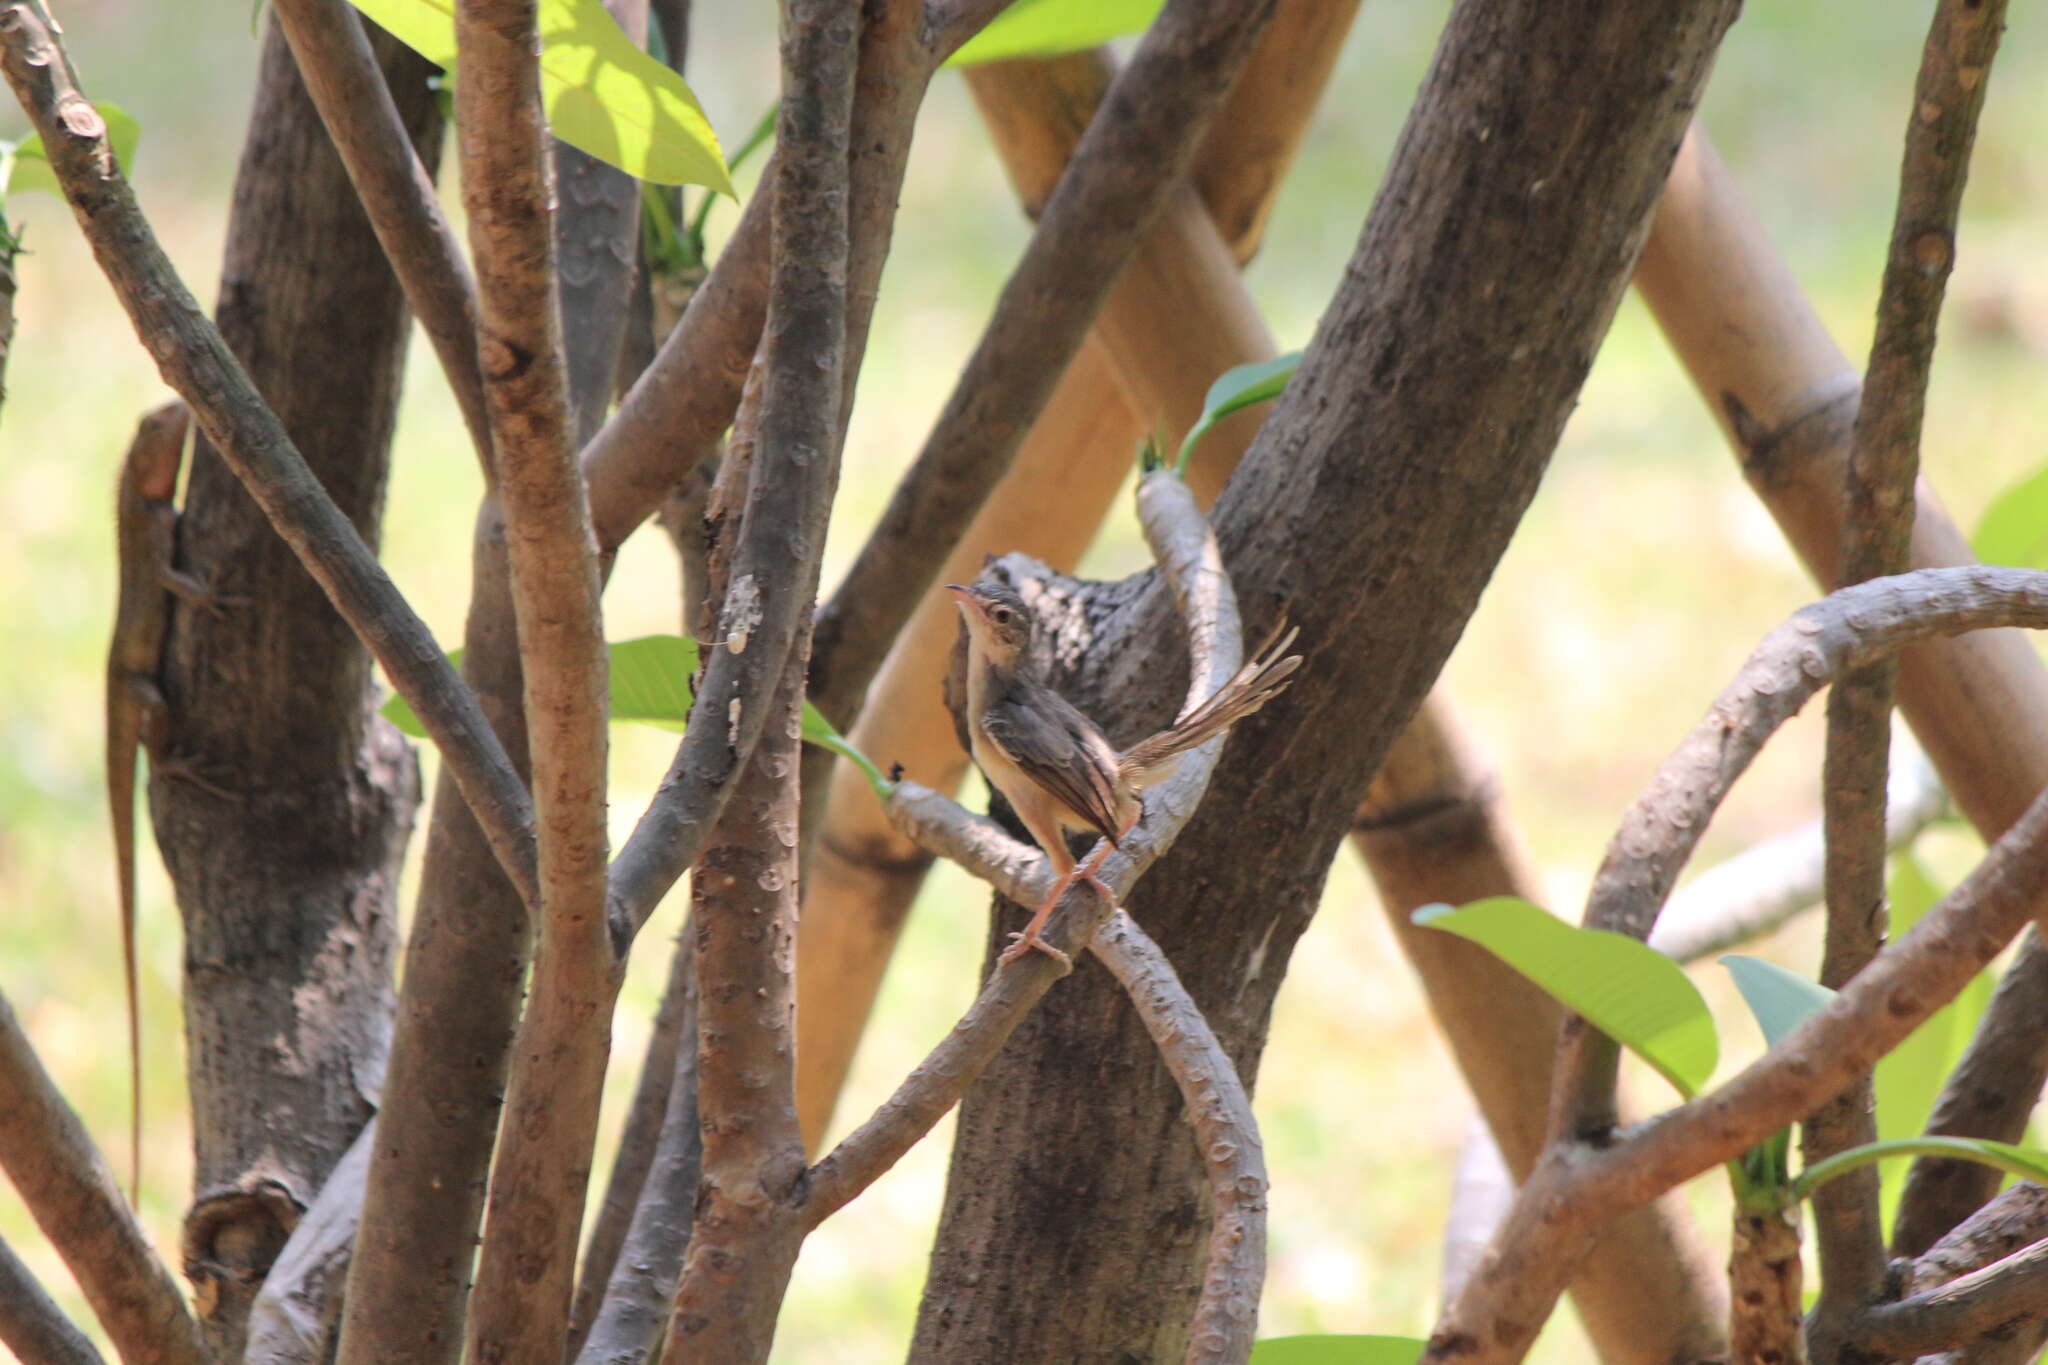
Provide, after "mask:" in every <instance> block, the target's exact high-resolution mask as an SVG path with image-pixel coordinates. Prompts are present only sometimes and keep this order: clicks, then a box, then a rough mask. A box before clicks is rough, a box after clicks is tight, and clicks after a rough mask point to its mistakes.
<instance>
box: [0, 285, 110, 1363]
mask: <svg viewBox="0 0 2048 1365" xmlns="http://www.w3.org/2000/svg"><path fill="white" fill-rule="evenodd" d="M0 268H4V267H0ZM0 1345H4V1346H6V1347H7V1349H8V1350H10V1351H12V1352H14V1355H15V1359H17V1360H18V1361H19V1362H20V1363H21V1365H100V1353H99V1352H98V1351H97V1350H95V1349H94V1348H93V1344H92V1342H91V1341H90V1340H88V1339H87V1337H86V1335H85V1333H83V1332H81V1331H79V1330H78V1325H77V1324H76V1323H74V1322H72V1321H71V1319H70V1318H67V1317H65V1316H64V1310H63V1309H61V1308H59V1307H58V1306H57V1302H56V1300H55V1299H52V1298H51V1297H50V1295H49V1293H48V1291H46V1290H45V1289H44V1288H43V1286H42V1283H41V1282H40V1281H39V1280H37V1279H36V1277H35V1272H34V1271H32V1270H30V1269H29V1268H28V1266H26V1265H25V1264H23V1263H22V1259H21V1257H19V1256H17V1255H15V1254H14V1248H13V1247H11V1246H9V1245H7V1243H6V1242H4V1241H0Z"/></svg>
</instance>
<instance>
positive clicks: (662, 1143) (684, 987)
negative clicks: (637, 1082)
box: [576, 927, 704, 1365]
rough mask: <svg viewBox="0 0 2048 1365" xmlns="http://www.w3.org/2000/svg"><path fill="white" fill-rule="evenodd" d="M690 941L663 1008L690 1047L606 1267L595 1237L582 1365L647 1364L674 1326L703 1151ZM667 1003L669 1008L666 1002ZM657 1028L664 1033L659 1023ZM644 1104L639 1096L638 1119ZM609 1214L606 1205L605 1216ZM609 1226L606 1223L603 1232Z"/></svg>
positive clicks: (587, 1268) (675, 1055)
mask: <svg viewBox="0 0 2048 1365" xmlns="http://www.w3.org/2000/svg"><path fill="white" fill-rule="evenodd" d="M684 935H685V937H684V940H683V941H682V942H681V943H679V944H678V945H677V946H676V969H677V983H678V985H679V986H680V990H679V991H678V992H677V998H676V1002H675V1007H674V1008H673V1010H666V1009H665V1011H664V1014H665V1016H666V1017H669V1018H672V1019H673V1020H674V1023H675V1029H674V1033H675V1037H676V1039H677V1040H678V1041H680V1040H682V1039H687V1040H689V1046H687V1047H675V1046H671V1047H669V1048H668V1049H667V1052H668V1065H669V1069H670V1075H669V1077H668V1085H667V1086H666V1087H665V1092H664V1093H665V1095H666V1101H665V1103H664V1104H663V1105H662V1107H661V1108H660V1109H658V1110H656V1112H655V1116H654V1117H655V1121H656V1125H657V1127H658V1131H657V1132H656V1133H654V1134H653V1135H651V1147H652V1150H651V1151H650V1152H649V1153H648V1154H647V1160H646V1161H645V1162H644V1163H643V1164H642V1171H643V1177H642V1179H641V1180H640V1181H639V1182H638V1183H637V1184H636V1185H635V1187H634V1190H633V1199H634V1202H632V1203H630V1204H627V1205H626V1206H625V1209H626V1212H627V1213H628V1214H629V1215H631V1221H630V1222H626V1223H624V1224H623V1226H621V1227H620V1229H619V1235H620V1241H619V1242H618V1244H616V1245H615V1246H613V1247H612V1248H611V1249H610V1250H611V1253H612V1254H611V1255H610V1256H608V1257H606V1258H604V1259H602V1260H600V1258H599V1254H598V1253H599V1251H600V1250H601V1248H600V1245H599V1242H598V1237H597V1234H595V1233H593V1234H592V1237H591V1250H590V1252H589V1253H588V1254H587V1255H586V1257H585V1265H584V1274H585V1275H586V1276H590V1275H592V1274H594V1273H596V1272H598V1271H599V1270H602V1271H604V1272H605V1279H604V1280H602V1281H601V1282H599V1283H598V1284H597V1285H596V1287H595V1294H594V1295H593V1297H594V1298H595V1296H596V1295H601V1296H602V1298H601V1301H598V1302H595V1303H594V1304H593V1307H594V1308H595V1310H596V1311H595V1313H594V1316H593V1317H592V1318H591V1320H590V1326H589V1331H588V1333H587V1334H586V1335H585V1337H584V1339H583V1341H582V1343H581V1349H580V1350H579V1351H578V1352H577V1354H576V1361H577V1365H640V1362H642V1361H644V1360H646V1359H648V1357H649V1353H650V1352H652V1351H653V1350H654V1349H655V1346H656V1345H657V1343H659V1342H660V1340H661V1337H662V1335H663V1329H664V1327H665V1326H666V1324H667V1322H668V1318H669V1306H670V1305H671V1304H672V1303H673V1302H674V1300H675V1294H676V1281H677V1279H678V1278H679V1277H680V1276H681V1274H682V1269H683V1253H684V1252H685V1251H686V1250H687V1249H688V1247H689V1245H690V1229H691V1226H692V1223H693V1221H694V1219H695V1208H696V1200H697V1185H698V1178H699V1176H700V1174H701V1173H702V1170H703V1165H704V1145H703V1140H702V1136H701V1129H700V1127H699V1124H698V1119H697V1046H696V1042H697V995H696V987H695V966H696V954H695V951H694V950H693V948H692V946H691V945H692V941H693V939H694V936H695V931H694V927H690V928H685V930H684ZM663 1003H664V1005H665V1006H666V1004H667V1002H666V1001H664V1002H663ZM656 1027H657V1030H659V1027H660V1025H659V1023H657V1026H656ZM647 1059H648V1065H649V1066H650V1067H651V1066H652V1065H653V1064H654V1062H655V1060H656V1051H655V1048H654V1047H653V1046H652V1045H650V1046H649V1048H648V1057H647ZM639 1098H640V1097H639V1096H638V1095H636V1096H635V1097H634V1099H635V1104H636V1114H635V1117H637V1105H638V1101H639ZM626 1157H627V1152H626V1150H625V1144H624V1143H623V1142H621V1144H620V1153H619V1160H620V1161H621V1162H624V1161H625V1160H626ZM609 1208H610V1205H609V1203H607V1207H606V1212H608V1211H609ZM600 1218H602V1214H601V1215H600ZM622 1221H623V1220H622ZM603 1226H604V1224H603V1223H602V1221H600V1223H599V1229H600V1231H601V1230H602V1229H603Z"/></svg>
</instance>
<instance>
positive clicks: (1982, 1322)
mask: <svg viewBox="0 0 2048 1365" xmlns="http://www.w3.org/2000/svg"><path fill="white" fill-rule="evenodd" d="M2043 1315H2048V1240H2043V1241H2039V1242H2035V1243H2034V1244H2033V1245H2032V1246H2029V1247H2028V1248H2026V1249H2025V1250H2024V1251H2017V1252H2014V1253H2013V1254H2012V1255H2010V1256H2008V1257H2006V1258H2005V1259H2004V1260H2002V1261H1998V1262H1995V1263H1994V1264H1991V1265H1988V1266H1985V1267H1984V1268H1983V1269H1982V1270H1975V1271H1972V1272H1970V1273H1969V1274H1967V1275H1961V1276H1958V1277H1957V1278H1955V1279H1953V1280H1950V1281H1949V1282H1948V1283H1946V1284H1944V1285H1941V1286H1939V1287H1938V1288H1934V1289H1929V1290H1926V1291H1925V1292H1923V1293H1919V1294H1915V1295H1914V1296H1913V1297H1911V1298H1909V1299H1902V1300H1900V1301H1899V1302H1898V1303H1882V1304H1876V1305H1873V1306H1872V1307H1871V1308H1869V1309H1868V1310H1867V1311H1865V1312H1863V1313H1861V1314H1859V1315H1858V1316H1857V1318H1856V1320H1855V1321H1854V1323H1853V1325H1851V1324H1845V1328H1846V1329H1848V1330H1850V1331H1852V1332H1853V1336H1854V1340H1855V1342H1856V1343H1857V1344H1858V1345H1859V1346H1863V1347H1866V1348H1867V1349H1870V1350H1874V1351H1882V1352H1884V1353H1885V1354H1886V1355H1888V1356H1905V1357H1907V1358H1911V1357H1913V1356H1918V1355H1921V1354H1924V1353H1926V1352H1929V1351H1939V1350H1945V1349H1948V1348H1950V1347H1955V1346H1961V1345H1965V1344H1966V1343H1968V1342H1970V1341H1973V1340H1975V1339H1976V1338H1978V1337H1981V1336H1984V1335H1986V1334H1987V1333H1990V1332H1993V1331H1996V1330H2000V1329H2009V1328H2013V1327H2016V1326H2018V1325H2020V1324H2022V1323H2025V1322H2028V1321H2031V1320H2033V1319H2036V1318H2039V1317H2042V1316H2043Z"/></svg>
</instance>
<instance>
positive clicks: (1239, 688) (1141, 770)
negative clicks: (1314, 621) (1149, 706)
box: [1118, 618, 1301, 787]
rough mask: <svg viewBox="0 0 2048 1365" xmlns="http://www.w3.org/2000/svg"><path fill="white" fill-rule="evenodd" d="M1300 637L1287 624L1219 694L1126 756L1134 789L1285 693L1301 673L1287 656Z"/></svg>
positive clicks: (1295, 659)
mask: <svg viewBox="0 0 2048 1365" xmlns="http://www.w3.org/2000/svg"><path fill="white" fill-rule="evenodd" d="M1300 633H1301V632H1300V631H1298V630H1290V629H1288V628H1287V622H1286V620H1285V618H1283V619H1282V620H1281V621H1280V623H1279V624H1278V625H1276V626H1274V627H1273V633H1272V634H1271V635H1268V636H1267V637H1266V642H1265V643H1264V644H1263V645H1261V646H1260V647H1259V650H1258V652H1257V653H1256V654H1254V655H1253V656H1252V660H1251V662H1250V663H1248V664H1246V665H1245V666H1244V667H1243V668H1240V669H1239V670H1238V671H1237V675H1236V676H1235V677H1233V678H1232V679H1231V680H1230V681H1229V682H1227V683H1225V684H1223V686H1221V687H1219V688H1217V689H1216V691H1215V693H1214V694H1213V695H1211V696H1210V698H1209V699H1208V700H1207V701H1205V702H1202V703H1200V704H1199V705H1197V706H1196V707H1195V708H1194V709H1193V710H1192V711H1189V712H1188V713H1187V714H1186V715H1184V716H1182V717H1181V718H1180V719H1179V720H1177V721H1175V722H1174V723H1173V725H1172V727H1171V728H1169V729H1165V730H1161V731H1160V732H1159V733H1158V734H1156V735H1153V736H1152V737H1151V738H1150V739H1141V740H1139V741H1138V742H1137V743H1136V744H1133V745H1132V746H1131V747H1130V748H1129V749H1127V750H1125V751H1124V753H1123V754H1122V756H1121V757H1120V759H1119V761H1118V766H1119V767H1120V768H1122V769H1123V772H1124V775H1125V776H1126V778H1127V779H1128V780H1129V781H1130V782H1131V784H1132V785H1133V786H1138V787H1143V786H1146V785H1148V784H1149V783H1151V782H1154V781H1157V780H1158V779H1160V778H1162V777H1164V776H1165V775H1166V774H1167V773H1169V772H1171V771H1172V770H1173V767H1174V765H1175V764H1177V763H1178V762H1179V761H1180V757H1181V755H1182V754H1184V753H1186V752H1187V751H1188V750H1190V749H1194V748H1198V747H1200V746H1201V745H1203V744H1206V743H1208V742H1209V741H1210V740H1212V739H1214V738H1216V736H1218V735H1220V734H1222V733H1223V732H1224V731H1225V730H1228V729H1229V728H1230V727H1231V726H1233V725H1235V724H1237V722H1239V721H1241V720H1243V719H1244V718H1245V717H1246V716H1248V715H1250V714H1251V713H1252V712H1254V711H1256V710H1258V709H1259V708H1260V707H1261V706H1264V705H1265V704H1266V703H1267V702H1269V701H1271V700H1272V699H1273V698H1274V697H1277V696H1279V695H1280V693H1281V692H1282V691H1284V690H1286V687H1287V684H1288V683H1289V682H1290V681H1292V679H1293V676H1294V671H1295V670H1296V669H1297V668H1300V667H1301V656H1300V655H1299V654H1289V653H1287V649H1288V646H1290V645H1292V644H1293V643H1294V637H1295V636H1296V635H1298V634H1300Z"/></svg>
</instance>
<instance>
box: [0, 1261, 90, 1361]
mask: <svg viewBox="0 0 2048 1365" xmlns="http://www.w3.org/2000/svg"><path fill="white" fill-rule="evenodd" d="M0 1344H4V1345H5V1346H6V1347H7V1349H8V1350H10V1351H12V1352H14V1355H15V1358H16V1359H17V1360H18V1361H20V1365H101V1362H100V1353H99V1352H98V1351H96V1350H94V1349H93V1344H92V1342H91V1341H89V1340H87V1338H86V1335H85V1333H83V1332H81V1331H79V1330H78V1326H77V1324H75V1323H73V1322H72V1321H71V1319H70V1318H67V1317H65V1316H64V1310H63V1309H61V1308H59V1307H58V1306H57V1303H56V1300H54V1299H52V1298H51V1297H50V1296H49V1293H48V1292H47V1291H45V1290H44V1288H43V1286H42V1284H41V1282H40V1281H38V1280H37V1279H36V1277H35V1273H34V1272H33V1271H31V1270H30V1269H29V1268H28V1267H27V1266H26V1265H24V1264H23V1263H22V1260H21V1258H20V1257H19V1256H17V1255H15V1254H14V1248H13V1247H11V1246H9V1245H7V1243H6V1242H4V1241H0Z"/></svg>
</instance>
